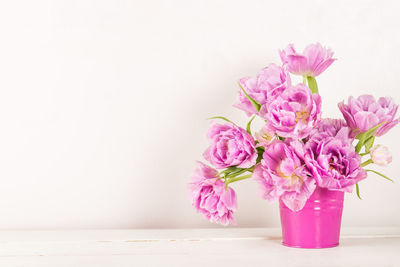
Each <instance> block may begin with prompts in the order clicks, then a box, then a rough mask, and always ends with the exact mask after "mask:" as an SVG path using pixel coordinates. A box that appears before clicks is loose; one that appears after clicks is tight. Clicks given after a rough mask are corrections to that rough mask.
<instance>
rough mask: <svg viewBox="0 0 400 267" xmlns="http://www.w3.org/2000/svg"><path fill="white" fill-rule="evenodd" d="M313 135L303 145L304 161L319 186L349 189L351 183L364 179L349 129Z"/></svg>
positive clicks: (348, 190)
mask: <svg viewBox="0 0 400 267" xmlns="http://www.w3.org/2000/svg"><path fill="white" fill-rule="evenodd" d="M321 135H322V136H318V135H316V136H313V137H312V138H311V139H310V140H309V141H308V142H307V144H306V145H305V150H306V152H305V154H304V161H305V162H306V165H307V167H308V168H309V169H310V170H311V172H312V174H313V176H314V178H315V179H316V180H317V184H318V186H320V187H324V188H328V189H332V190H341V191H345V192H351V191H352V188H353V185H354V184H356V183H358V182H359V181H361V180H362V179H364V178H366V177H367V175H366V172H365V171H364V170H363V169H362V168H361V157H360V155H358V154H357V153H356V152H355V149H354V146H353V145H352V143H351V142H352V139H351V138H349V128H347V127H344V128H342V129H340V130H339V131H338V133H337V134H336V135H335V136H326V135H324V133H321Z"/></svg>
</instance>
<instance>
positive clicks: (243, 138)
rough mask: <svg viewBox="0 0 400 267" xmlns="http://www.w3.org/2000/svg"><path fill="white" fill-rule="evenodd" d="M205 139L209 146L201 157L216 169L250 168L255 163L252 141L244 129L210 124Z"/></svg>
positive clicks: (229, 125)
mask: <svg viewBox="0 0 400 267" xmlns="http://www.w3.org/2000/svg"><path fill="white" fill-rule="evenodd" d="M207 137H208V139H209V140H210V146H209V147H208V148H207V150H206V151H205V152H204V153H203V156H204V158H205V159H206V160H208V161H209V162H210V163H211V164H212V165H213V166H214V167H216V168H217V169H223V168H227V167H231V166H237V167H238V168H250V167H251V166H253V165H254V164H255V163H256V159H257V153H256V149H255V144H254V139H253V137H252V136H251V135H250V134H249V133H248V132H246V130H245V129H243V128H240V127H237V126H236V125H234V124H232V123H229V124H225V125H222V124H217V123H212V124H211V126H210V129H209V130H208V133H207Z"/></svg>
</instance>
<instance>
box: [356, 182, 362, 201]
mask: <svg viewBox="0 0 400 267" xmlns="http://www.w3.org/2000/svg"><path fill="white" fill-rule="evenodd" d="M356 193H357V196H358V198H359V199H361V200H362V198H361V197H360V188H359V187H358V184H356Z"/></svg>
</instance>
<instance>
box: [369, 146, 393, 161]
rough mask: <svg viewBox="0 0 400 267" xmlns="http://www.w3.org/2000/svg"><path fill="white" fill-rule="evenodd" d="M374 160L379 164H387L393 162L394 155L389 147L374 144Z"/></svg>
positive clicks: (372, 155)
mask: <svg viewBox="0 0 400 267" xmlns="http://www.w3.org/2000/svg"><path fill="white" fill-rule="evenodd" d="M370 154H371V159H372V162H373V163H375V164H378V165H379V166H386V165H388V164H389V163H390V162H392V155H391V154H390V151H389V149H388V148H387V147H385V146H382V145H376V146H374V147H373V148H372V149H371V151H370Z"/></svg>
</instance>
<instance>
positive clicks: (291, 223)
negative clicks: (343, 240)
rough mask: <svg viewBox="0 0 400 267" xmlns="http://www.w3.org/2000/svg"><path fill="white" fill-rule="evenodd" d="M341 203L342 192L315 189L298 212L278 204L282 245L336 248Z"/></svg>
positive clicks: (280, 202)
mask: <svg viewBox="0 0 400 267" xmlns="http://www.w3.org/2000/svg"><path fill="white" fill-rule="evenodd" d="M343 199H344V192H340V191H333V190H328V189H325V188H320V187H317V188H316V189H315V191H314V193H313V194H312V195H311V197H310V198H309V199H308V200H307V203H306V205H305V206H304V208H303V209H302V210H300V211H298V212H294V211H291V210H290V209H289V208H288V207H286V205H285V204H284V203H283V202H282V200H280V201H279V207H280V213H281V224H282V244H283V245H285V246H288V247H296V248H330V247H336V246H338V245H339V236H340V223H341V221H342V211H343Z"/></svg>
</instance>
